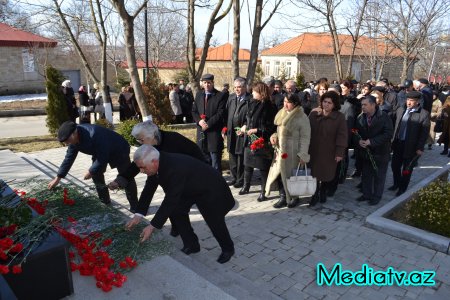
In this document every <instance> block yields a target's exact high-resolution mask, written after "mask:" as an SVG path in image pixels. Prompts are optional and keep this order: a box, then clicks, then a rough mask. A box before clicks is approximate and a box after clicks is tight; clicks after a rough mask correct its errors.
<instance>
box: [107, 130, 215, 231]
mask: <svg viewBox="0 0 450 300" xmlns="http://www.w3.org/2000/svg"><path fill="white" fill-rule="evenodd" d="M131 134H132V135H133V136H134V138H135V139H136V140H137V141H138V142H139V143H140V144H146V145H152V146H154V147H155V148H157V149H158V150H161V151H165V152H170V153H179V154H185V155H188V156H191V157H193V158H195V159H197V160H200V161H202V162H204V163H206V160H205V157H204V155H203V153H202V152H201V150H200V148H199V147H198V146H197V144H195V143H194V142H193V141H191V140H189V139H188V138H186V137H185V136H183V135H181V134H179V133H178V132H173V131H164V130H160V129H159V128H158V126H156V124H154V123H153V122H151V121H145V122H142V123H139V124H136V125H135V126H134V127H133V130H132V131H131ZM137 174H139V168H138V167H137V166H136V164H135V163H134V162H133V163H131V165H130V167H129V168H128V169H127V170H126V171H124V172H121V173H119V175H118V176H117V177H116V179H114V181H112V182H111V183H109V185H108V187H109V188H110V189H112V190H114V189H117V188H119V187H121V188H125V187H126V186H127V185H128V182H129V181H131V180H134V177H136V175H137ZM157 187H158V183H157V182H156V177H155V176H152V177H148V178H147V182H146V184H145V188H144V189H146V190H145V193H144V191H143V192H142V194H143V195H144V194H145V195H146V197H142V196H141V197H140V199H139V201H138V205H137V209H136V215H138V216H140V217H143V216H145V215H147V210H148V207H149V206H150V203H151V201H152V198H153V195H154V193H155V191H156V188H157ZM186 213H187V212H186ZM171 223H172V225H173V222H172V220H171ZM170 234H171V235H172V236H177V235H178V232H177V230H176V229H175V227H174V226H172V229H171V231H170Z"/></svg>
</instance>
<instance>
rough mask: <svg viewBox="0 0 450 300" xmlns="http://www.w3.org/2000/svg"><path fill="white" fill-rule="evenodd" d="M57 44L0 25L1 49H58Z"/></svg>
mask: <svg viewBox="0 0 450 300" xmlns="http://www.w3.org/2000/svg"><path fill="white" fill-rule="evenodd" d="M56 45H57V42H56V41H55V40H52V39H48V38H45V37H42V36H39V35H37V34H34V33H31V32H27V31H23V30H20V29H17V28H14V27H12V26H9V25H7V24H5V23H0V46H1V47H40V48H43V47H56Z"/></svg>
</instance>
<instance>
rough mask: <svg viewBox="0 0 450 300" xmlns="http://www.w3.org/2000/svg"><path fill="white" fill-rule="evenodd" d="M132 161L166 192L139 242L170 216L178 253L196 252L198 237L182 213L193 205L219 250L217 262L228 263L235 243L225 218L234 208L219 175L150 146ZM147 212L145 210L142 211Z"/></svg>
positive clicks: (137, 219)
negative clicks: (180, 245) (178, 241)
mask: <svg viewBox="0 0 450 300" xmlns="http://www.w3.org/2000/svg"><path fill="white" fill-rule="evenodd" d="M134 162H135V163H136V165H137V166H138V167H139V168H140V170H141V172H143V173H145V174H147V175H148V176H152V175H155V174H157V179H158V183H159V185H160V186H161V187H162V188H163V190H164V193H165V197H164V200H163V201H162V203H161V206H160V207H159V209H158V211H157V212H156V214H155V216H154V217H153V219H152V220H151V221H150V225H148V226H147V227H145V228H144V230H143V231H142V234H141V236H142V241H145V240H147V239H148V238H149V237H150V236H151V234H152V233H153V230H154V229H155V228H157V229H161V228H162V226H163V225H164V223H165V222H166V221H167V219H168V218H169V216H170V217H172V220H173V221H174V222H175V226H176V228H177V229H178V230H179V233H180V236H181V239H182V240H183V243H184V248H183V249H181V251H183V252H184V253H185V254H191V253H197V252H199V251H200V244H199V241H198V237H197V235H196V234H195V233H194V231H193V229H192V227H191V225H190V221H189V216H188V215H187V214H186V213H185V212H186V210H189V209H190V207H192V205H194V204H195V205H196V206H197V208H198V210H199V211H200V213H201V214H202V216H203V219H204V220H205V222H206V224H207V225H208V227H209V228H210V229H211V232H212V234H213V235H214V237H215V238H216V240H217V242H218V243H219V245H220V247H221V248H222V253H221V254H220V256H219V258H218V259H217V261H218V262H219V263H226V262H227V261H229V260H230V258H231V257H232V256H233V254H234V244H233V241H232V240H231V237H230V233H229V232H228V228H227V225H226V224H225V215H226V214H227V213H228V212H229V211H230V210H231V209H232V208H233V206H234V204H235V201H234V198H233V195H232V194H231V191H230V188H229V187H228V185H227V183H226V181H225V179H223V177H222V175H221V174H220V173H218V172H217V171H216V170H214V169H213V168H212V167H211V166H209V165H207V164H205V163H202V162H201V161H199V160H197V159H194V158H192V157H189V156H186V155H182V154H175V153H166V152H159V151H158V150H156V149H155V148H154V147H152V146H150V145H142V146H141V147H139V149H138V150H136V152H135V153H134ZM144 190H145V187H144ZM142 197H143V195H141V198H142ZM147 209H148V207H147V208H146V209H145V211H146V210H147ZM141 219H142V217H141V216H139V215H135V217H134V218H133V219H131V220H130V221H129V222H128V224H127V228H131V227H133V226H134V225H136V224H138V223H139V222H140V220H141Z"/></svg>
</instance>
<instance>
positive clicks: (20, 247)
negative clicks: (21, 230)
mask: <svg viewBox="0 0 450 300" xmlns="http://www.w3.org/2000/svg"><path fill="white" fill-rule="evenodd" d="M22 250H23V245H22V243H17V244H15V245H14V246H13V247H12V248H11V249H9V251H10V252H11V253H19V252H20V251H22Z"/></svg>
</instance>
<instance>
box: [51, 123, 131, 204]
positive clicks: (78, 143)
mask: <svg viewBox="0 0 450 300" xmlns="http://www.w3.org/2000/svg"><path fill="white" fill-rule="evenodd" d="M58 140H59V141H60V142H64V143H65V144H67V145H69V147H68V149H67V152H66V157H65V158H64V161H63V162H62V164H61V166H60V167H59V170H58V174H57V176H56V177H55V178H54V179H53V180H52V181H51V182H50V183H49V184H48V188H49V189H51V188H53V187H55V186H56V185H58V183H59V182H60V181H61V179H62V178H64V177H65V176H66V175H67V173H68V172H69V170H70V168H71V167H72V165H73V163H74V162H75V159H76V158H77V155H78V152H82V153H84V154H88V155H92V166H91V167H90V168H89V170H88V171H87V173H86V174H85V175H84V179H85V180H87V179H90V178H92V180H93V181H94V184H95V187H96V189H97V193H98V197H99V198H100V200H101V201H102V202H103V203H105V204H109V203H111V200H110V198H109V191H108V187H107V186H106V184H105V176H104V173H105V171H106V167H107V165H108V164H109V165H110V166H111V168H117V170H118V171H119V173H120V172H124V171H125V170H126V169H127V168H128V167H129V166H130V164H131V162H130V145H129V144H128V143H127V141H126V140H125V139H124V138H123V137H122V136H121V135H120V134H118V133H116V132H115V131H113V130H110V129H107V128H104V127H102V126H98V125H91V124H80V125H77V124H75V123H74V122H71V121H67V122H64V123H63V124H62V125H61V126H60V128H59V130H58ZM125 192H126V195H127V199H128V202H129V203H130V211H132V212H134V211H135V210H136V206H137V202H138V201H137V187H136V181H135V180H134V178H133V179H132V180H130V181H129V182H128V185H127V187H126V188H125Z"/></svg>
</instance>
